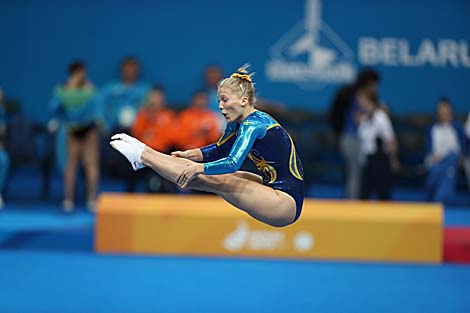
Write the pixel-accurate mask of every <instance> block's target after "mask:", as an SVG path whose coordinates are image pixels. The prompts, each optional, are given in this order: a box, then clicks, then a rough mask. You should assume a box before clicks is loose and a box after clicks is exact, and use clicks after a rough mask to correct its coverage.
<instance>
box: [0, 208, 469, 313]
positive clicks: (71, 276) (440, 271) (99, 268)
mask: <svg viewBox="0 0 470 313" xmlns="http://www.w3.org/2000/svg"><path fill="white" fill-rule="evenodd" d="M445 220H446V225H470V210H469V209H466V208H461V209H458V208H453V209H451V210H449V209H448V210H446V214H445ZM93 223H94V217H93V215H91V214H89V213H86V212H84V211H81V212H77V213H75V214H72V215H63V214H59V213H56V211H54V210H53V208H52V207H51V205H48V204H43V205H34V206H32V205H16V206H15V205H10V206H8V207H7V209H6V210H4V211H3V212H0V312H1V313H10V312H18V313H27V312H48V313H53V312H60V313H64V312H66V313H74V312H77V313H84V312H96V313H101V312H116V313H118V312H123V313H124V312H126V313H127V312H162V313H166V312H270V313H275V312H431V313H432V312H443V313H444V312H446V313H449V312H461V313H468V312H470V266H466V265H452V264H444V265H410V264H378V263H354V262H304V261H269V260H247V259H224V258H181V257H143V256H112V255H98V254H95V253H94V252H93Z"/></svg>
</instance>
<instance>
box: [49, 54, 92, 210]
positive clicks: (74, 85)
mask: <svg viewBox="0 0 470 313" xmlns="http://www.w3.org/2000/svg"><path fill="white" fill-rule="evenodd" d="M68 73H69V77H68V78H67V80H66V81H65V82H64V83H63V84H61V85H59V86H57V87H56V88H55V89H54V92H53V97H52V99H51V101H50V103H49V109H50V111H51V115H52V117H53V118H52V120H51V122H50V123H49V128H50V129H51V130H54V128H56V127H55V126H54V124H56V125H57V122H56V121H57V119H60V120H62V121H63V122H64V123H65V127H66V130H67V162H66V168H65V174H64V185H65V198H64V201H63V203H62V208H63V210H64V211H65V212H71V211H72V210H73V207H74V192H75V179H76V170H77V166H78V163H79V161H80V160H82V161H83V165H84V167H85V173H86V179H87V206H88V208H89V209H91V210H93V209H94V207H95V201H96V192H97V185H98V179H99V163H98V161H99V152H98V129H97V124H98V122H99V111H98V109H97V106H96V101H95V96H96V90H95V88H94V87H93V84H92V83H91V82H90V81H88V80H87V78H86V67H85V65H84V64H83V63H82V62H81V61H75V62H72V63H71V64H70V65H69V66H68Z"/></svg>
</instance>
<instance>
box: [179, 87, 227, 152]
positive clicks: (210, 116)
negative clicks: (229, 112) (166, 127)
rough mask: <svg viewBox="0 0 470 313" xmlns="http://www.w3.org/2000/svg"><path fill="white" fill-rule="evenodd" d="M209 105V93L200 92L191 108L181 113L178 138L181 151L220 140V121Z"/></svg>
mask: <svg viewBox="0 0 470 313" xmlns="http://www.w3.org/2000/svg"><path fill="white" fill-rule="evenodd" d="M208 104H209V101H208V95H207V93H206V92H205V91H203V90H198V91H196V92H195V93H194V94H193V96H192V99H191V105H190V107H189V108H187V109H186V110H184V111H182V112H181V113H180V116H179V123H178V125H179V127H178V128H179V130H178V137H177V146H178V148H179V149H182V150H189V149H194V148H197V147H203V146H206V145H208V144H210V143H212V142H215V141H217V139H218V138H219V136H220V133H221V130H220V129H219V119H218V117H217V116H216V115H215V113H214V112H213V111H212V110H210V109H209V108H208Z"/></svg>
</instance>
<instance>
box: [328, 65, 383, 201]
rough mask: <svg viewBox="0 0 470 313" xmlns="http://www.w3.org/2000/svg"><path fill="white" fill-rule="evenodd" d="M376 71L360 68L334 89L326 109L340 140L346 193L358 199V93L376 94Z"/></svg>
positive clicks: (359, 166)
mask: <svg viewBox="0 0 470 313" xmlns="http://www.w3.org/2000/svg"><path fill="white" fill-rule="evenodd" d="M379 82H380V76H379V74H378V73H377V72H376V71H374V70H371V69H366V70H363V71H362V72H360V73H359V74H358V76H357V78H356V82H355V83H354V84H352V85H348V86H345V87H342V88H341V89H339V90H338V91H337V92H336V95H335V97H334V100H333V102H332V104H331V109H330V112H329V122H330V125H331V127H332V128H333V131H334V132H335V135H336V138H337V139H338V141H339V147H340V151H341V154H342V155H343V158H344V161H345V176H346V188H345V190H346V197H347V198H349V199H357V198H358V197H359V191H360V188H361V165H360V159H359V156H360V150H361V148H360V144H359V138H358V135H357V130H358V124H359V119H360V112H359V111H360V106H359V101H358V97H360V96H364V97H369V98H378V96H377V90H378V85H379Z"/></svg>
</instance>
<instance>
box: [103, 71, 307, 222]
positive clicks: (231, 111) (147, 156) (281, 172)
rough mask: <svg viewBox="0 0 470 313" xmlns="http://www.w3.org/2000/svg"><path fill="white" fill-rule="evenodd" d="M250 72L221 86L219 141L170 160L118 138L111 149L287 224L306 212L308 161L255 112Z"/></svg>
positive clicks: (135, 162)
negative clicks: (246, 165) (247, 163)
mask: <svg viewBox="0 0 470 313" xmlns="http://www.w3.org/2000/svg"><path fill="white" fill-rule="evenodd" d="M246 68H247V66H244V67H242V68H240V69H239V70H238V71H237V72H236V73H233V74H232V75H231V76H230V77H228V78H226V79H224V80H222V81H221V82H220V83H219V88H218V99H219V109H220V111H221V113H222V115H223V116H224V117H225V119H226V120H227V127H226V129H225V132H224V134H223V135H222V137H221V138H220V139H219V141H218V142H217V143H215V144H211V145H209V146H206V147H202V148H198V149H192V150H186V151H175V152H173V153H172V156H169V155H165V154H163V153H160V152H158V151H155V150H153V149H151V148H149V147H146V146H145V145H144V144H143V143H141V142H140V141H138V140H137V139H135V138H133V137H130V136H128V135H126V134H116V135H114V136H113V137H111V139H112V141H111V146H113V148H115V149H116V150H118V151H119V152H121V153H122V154H123V155H124V156H125V157H126V158H127V159H128V160H129V162H130V163H131V165H132V167H133V168H134V170H137V169H139V168H142V167H144V166H149V167H151V168H152V169H153V170H154V171H156V172H157V173H159V174H160V175H162V176H164V177H165V178H166V179H168V180H170V181H172V182H174V183H176V184H178V185H179V186H180V187H181V188H185V187H187V188H190V189H196V190H202V191H207V192H212V193H216V194H218V195H219V196H221V197H222V198H224V199H225V200H226V201H227V202H229V203H231V204H232V205H234V206H235V207H237V208H239V209H241V210H243V211H245V212H246V213H248V214H249V215H251V216H252V217H254V218H255V219H257V220H259V221H261V222H263V223H266V224H268V225H271V226H276V227H281V226H286V225H289V224H292V223H294V222H295V221H296V220H297V219H298V218H299V216H300V213H301V211H302V204H303V200H304V181H303V168H302V163H301V161H300V158H299V156H298V155H297V152H296V149H295V145H294V142H293V141H292V138H291V137H290V135H289V134H288V133H287V131H286V130H285V129H284V128H283V127H282V126H281V125H280V124H279V123H278V122H276V121H275V120H274V119H273V118H272V117H270V116H269V115H268V114H266V113H264V112H261V111H259V110H257V109H255V107H254V102H255V99H254V85H253V82H252V80H251V76H250V75H249V74H248V72H247V70H246ZM246 158H249V159H250V160H251V161H252V162H254V164H255V165H256V168H257V169H258V172H259V175H257V174H253V173H248V172H243V171H239V169H240V167H241V166H242V163H243V162H244V160H245V159H246Z"/></svg>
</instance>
